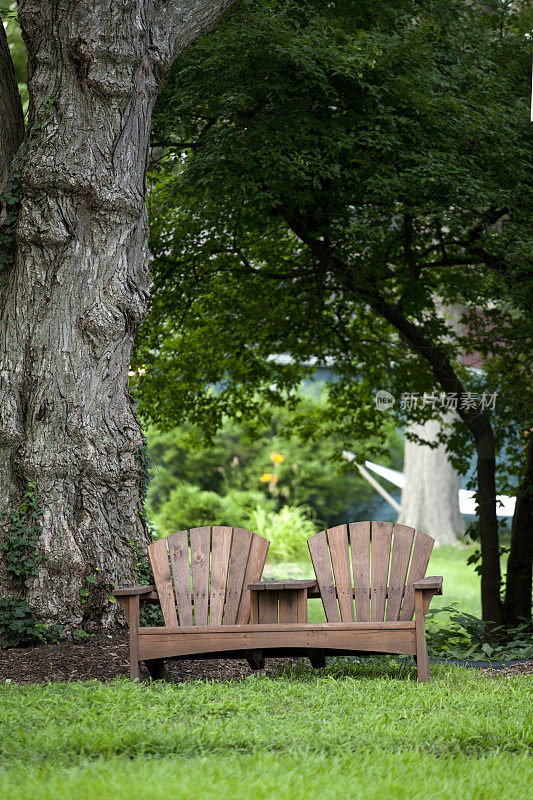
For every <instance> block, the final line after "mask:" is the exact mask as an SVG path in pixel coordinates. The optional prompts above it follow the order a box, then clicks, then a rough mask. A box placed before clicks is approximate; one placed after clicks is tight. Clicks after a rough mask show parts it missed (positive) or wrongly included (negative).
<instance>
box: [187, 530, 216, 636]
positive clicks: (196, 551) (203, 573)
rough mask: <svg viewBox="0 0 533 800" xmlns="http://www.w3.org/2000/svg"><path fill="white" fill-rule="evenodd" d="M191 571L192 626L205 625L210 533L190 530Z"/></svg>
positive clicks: (206, 618) (207, 599) (207, 603)
mask: <svg viewBox="0 0 533 800" xmlns="http://www.w3.org/2000/svg"><path fill="white" fill-rule="evenodd" d="M190 542H191V568H192V569H191V571H192V589H193V598H194V624H195V625H207V623H208V619H209V556H210V551H211V531H210V529H209V528H207V527H204V528H191V531H190Z"/></svg>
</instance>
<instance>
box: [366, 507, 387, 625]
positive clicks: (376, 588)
mask: <svg viewBox="0 0 533 800" xmlns="http://www.w3.org/2000/svg"><path fill="white" fill-rule="evenodd" d="M392 528H393V524H392V522H373V523H372V543H371V565H370V581H371V588H370V621H371V622H383V620H384V619H385V601H386V599H387V582H388V579H389V562H390V548H391V542H392Z"/></svg>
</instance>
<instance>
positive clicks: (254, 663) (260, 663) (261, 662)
mask: <svg viewBox="0 0 533 800" xmlns="http://www.w3.org/2000/svg"><path fill="white" fill-rule="evenodd" d="M244 657H245V659H246V660H247V662H248V666H249V667H250V669H251V670H252V672H257V670H259V669H264V668H265V657H264V655H263V651H262V650H247V651H246V653H245V654H244Z"/></svg>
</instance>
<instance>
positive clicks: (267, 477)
mask: <svg viewBox="0 0 533 800" xmlns="http://www.w3.org/2000/svg"><path fill="white" fill-rule="evenodd" d="M273 477H274V476H273V475H272V473H271V472H263V474H262V475H261V477H260V478H259V480H260V481H261V483H268V482H269V481H271V480H272V478H273Z"/></svg>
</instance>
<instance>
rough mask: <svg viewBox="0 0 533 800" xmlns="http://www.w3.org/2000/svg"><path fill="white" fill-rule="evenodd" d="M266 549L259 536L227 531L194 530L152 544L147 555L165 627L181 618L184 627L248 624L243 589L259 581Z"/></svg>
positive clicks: (247, 598) (247, 597)
mask: <svg viewBox="0 0 533 800" xmlns="http://www.w3.org/2000/svg"><path fill="white" fill-rule="evenodd" d="M268 548H269V542H268V541H267V540H266V539H264V538H263V537H262V536H259V535H258V534H256V533H252V532H251V531H245V530H242V529H241V528H235V529H232V528H229V527H223V526H215V527H213V529H212V531H211V529H210V528H209V527H202V528H191V530H190V533H189V532H188V531H179V532H178V533H173V534H171V535H170V536H169V537H168V538H166V539H159V540H158V541H157V542H153V543H152V544H151V545H150V546H149V547H148V554H149V558H150V563H151V565H152V571H153V573H154V581H155V585H156V589H157V592H158V595H159V599H160V602H161V610H162V612H163V619H164V621H165V625H166V626H167V627H176V626H178V616H179V625H183V626H191V625H202V626H204V625H213V626H215V625H234V624H236V623H237V624H240V625H245V624H247V623H248V622H249V621H250V592H249V591H248V590H247V589H246V588H245V587H246V586H247V584H248V583H255V582H256V581H259V580H260V579H261V575H262V573H263V568H264V566H265V561H266V556H267V552H268ZM169 559H170V563H169ZM171 567H172V574H171ZM172 578H173V581H172ZM191 586H192V590H191ZM176 605H177V613H176Z"/></svg>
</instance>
